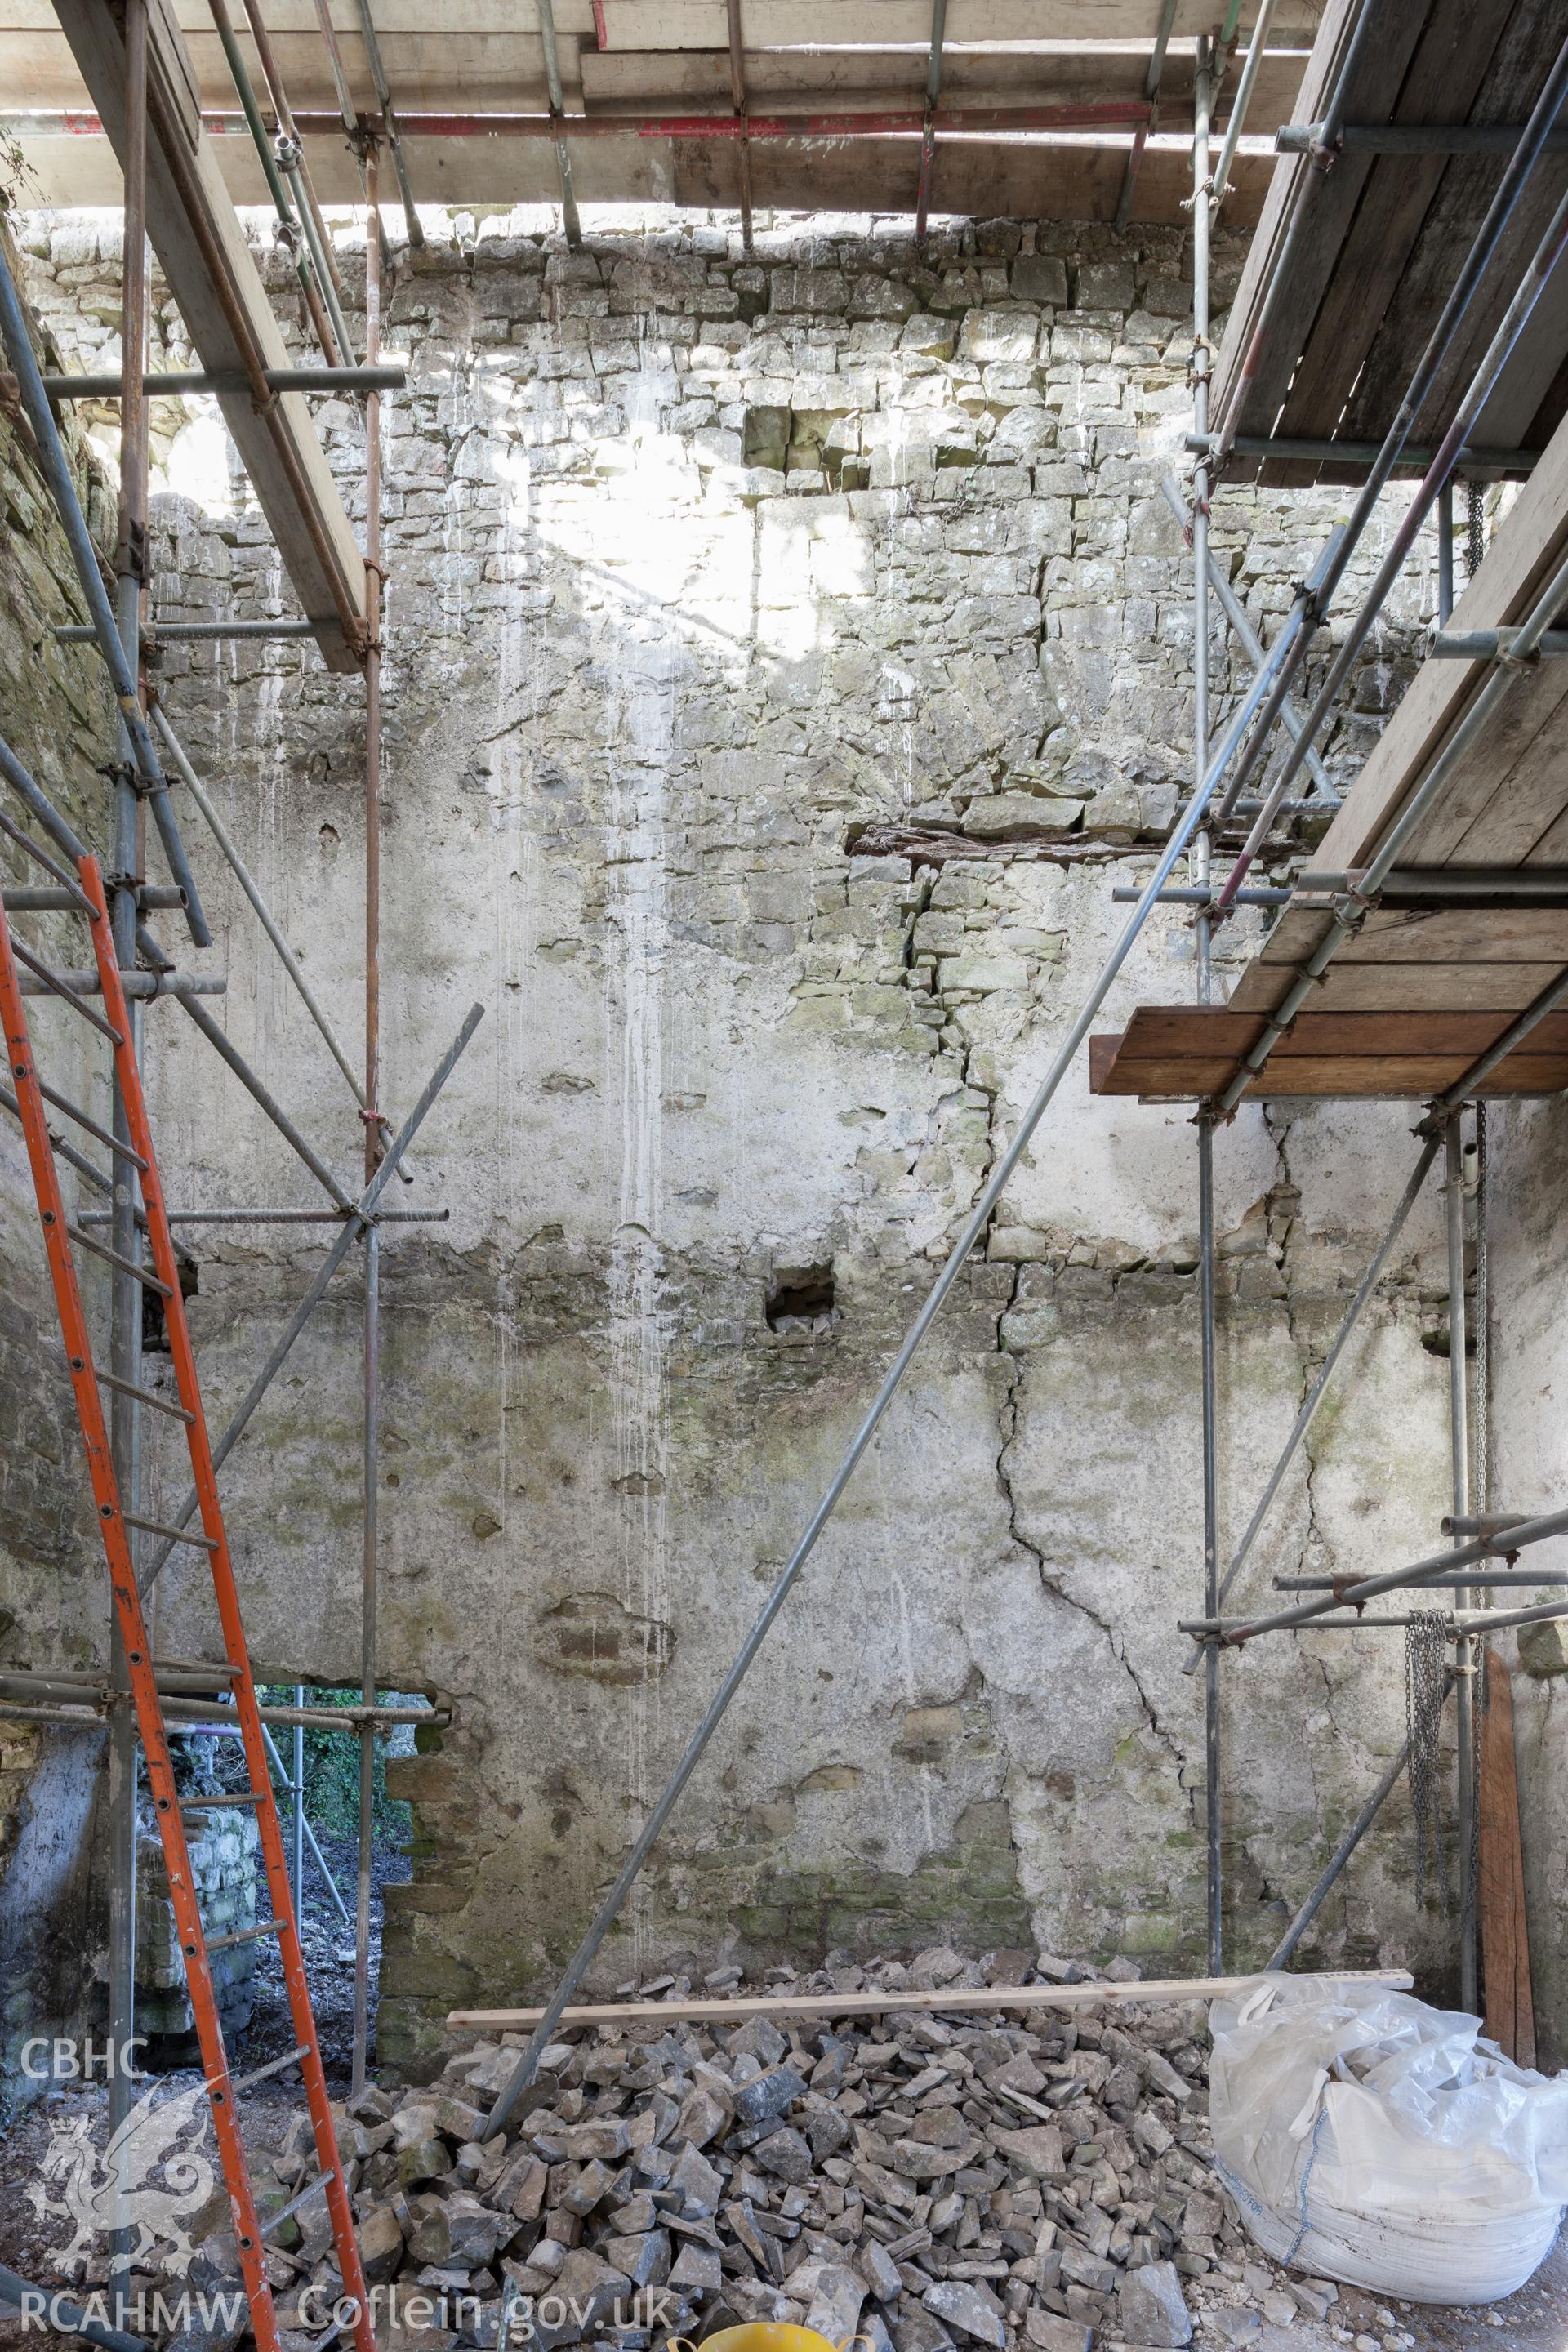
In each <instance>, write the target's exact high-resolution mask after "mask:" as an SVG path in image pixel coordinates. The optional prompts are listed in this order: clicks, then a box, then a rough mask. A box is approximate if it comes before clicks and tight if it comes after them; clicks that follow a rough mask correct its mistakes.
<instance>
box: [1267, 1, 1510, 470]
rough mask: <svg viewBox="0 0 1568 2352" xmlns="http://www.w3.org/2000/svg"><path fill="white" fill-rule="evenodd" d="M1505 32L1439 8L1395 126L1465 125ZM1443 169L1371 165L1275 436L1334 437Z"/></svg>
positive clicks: (1441, 163)
mask: <svg viewBox="0 0 1568 2352" xmlns="http://www.w3.org/2000/svg"><path fill="white" fill-rule="evenodd" d="M1501 24H1502V20H1501V17H1500V15H1499V14H1498V13H1497V12H1496V11H1494V10H1491V9H1487V8H1478V7H1476V6H1475V5H1474V0H1437V5H1435V6H1434V7H1433V9H1432V12H1431V14H1430V16H1428V18H1427V21H1426V28H1425V30H1424V31H1423V33H1422V36H1421V41H1420V46H1419V47H1417V49H1416V52H1415V57H1414V58H1413V59H1412V61H1411V66H1410V71H1409V72H1408V74H1407V75H1406V76H1405V83H1404V86H1403V88H1402V89H1401V90H1400V92H1399V97H1398V102H1397V104H1396V105H1395V107H1394V121H1396V122H1402V123H1413V122H1414V123H1427V122H1463V121H1465V120H1466V118H1467V116H1468V113H1469V110H1470V106H1471V103H1472V100H1473V99H1474V97H1475V93H1476V89H1477V86H1478V84H1479V81H1480V79H1481V77H1482V75H1483V74H1484V73H1485V71H1486V68H1487V67H1488V65H1489V62H1490V59H1491V56H1492V52H1493V50H1494V49H1495V47H1497V42H1498V37H1499V35H1500V31H1501ZM1446 168H1447V159H1446V158H1445V157H1443V156H1440V155H1434V156H1412V155H1387V156H1383V157H1380V158H1379V159H1378V160H1377V161H1376V162H1375V163H1373V167H1372V170H1371V172H1370V173H1368V175H1367V180H1366V184H1365V187H1364V188H1363V191H1362V195H1361V200H1360V202H1359V204H1358V205H1357V206H1356V210H1355V215H1354V217H1353V219H1352V221H1351V223H1350V225H1349V227H1348V229H1347V232H1346V236H1345V239H1344V243H1343V245H1342V247H1341V250H1340V253H1339V256H1338V258H1337V259H1336V261H1335V263H1334V268H1333V274H1332V277H1331V279H1330V282H1329V286H1328V289H1327V292H1326V293H1325V295H1324V299H1323V302H1322V306H1321V310H1320V311H1319V313H1318V316H1317V319H1316V320H1314V322H1313V325H1312V331H1311V333H1310V337H1309V338H1308V341H1307V344H1306V348H1305V349H1304V351H1303V352H1302V354H1301V359H1300V364H1299V366H1298V367H1297V370H1296V373H1295V375H1294V377H1293V379H1292V381H1291V384H1290V389H1289V394H1288V396H1287V398H1286V401H1285V405H1284V408H1283V411H1282V413H1281V415H1280V418H1279V425H1278V427H1277V428H1276V429H1277V430H1278V431H1279V432H1280V433H1282V434H1299V435H1300V436H1303V437H1306V438H1310V439H1317V438H1321V437H1326V436H1331V435H1332V433H1333V432H1334V430H1335V428H1336V426H1337V425H1338V424H1339V420H1340V416H1341V415H1342V411H1343V409H1344V405H1345V402H1346V400H1347V399H1348V397H1349V395H1350V394H1351V392H1352V388H1353V386H1354V384H1355V381H1356V378H1357V376H1358V375H1359V374H1360V373H1361V370H1362V368H1363V364H1364V363H1365V361H1366V356H1367V353H1368V352H1370V351H1371V349H1372V348H1373V343H1374V341H1375V340H1376V338H1377V336H1378V334H1379V332H1380V331H1381V330H1382V327H1383V323H1384V318H1385V316H1386V313H1387V310H1388V306H1389V303H1390V302H1391V300H1392V299H1393V298H1394V292H1395V290H1396V289H1397V287H1398V285H1399V282H1400V279H1401V278H1402V276H1403V274H1404V271H1405V265H1406V262H1407V260H1408V257H1409V255H1410V252H1411V250H1412V248H1413V247H1414V246H1415V240H1416V237H1417V236H1418V235H1419V233H1420V230H1421V226H1422V223H1423V221H1424V219H1425V218H1426V211H1427V207H1428V205H1430V204H1431V201H1432V198H1433V197H1434V195H1435V194H1436V191H1437V187H1438V184H1439V183H1440V182H1441V180H1442V177H1443V173H1444V171H1445V170H1446Z"/></svg>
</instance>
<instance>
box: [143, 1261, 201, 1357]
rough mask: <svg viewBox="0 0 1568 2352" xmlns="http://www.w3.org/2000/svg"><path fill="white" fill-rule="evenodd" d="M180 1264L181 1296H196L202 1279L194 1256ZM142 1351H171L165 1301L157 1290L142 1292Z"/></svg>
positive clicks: (147, 1353) (158, 1353)
mask: <svg viewBox="0 0 1568 2352" xmlns="http://www.w3.org/2000/svg"><path fill="white" fill-rule="evenodd" d="M179 1265H180V1297H182V1298H195V1297H196V1296H197V1294H198V1292H199V1290H200V1288H201V1280H200V1275H199V1271H198V1269H197V1266H196V1264H195V1259H194V1258H187V1257H183V1258H181V1260H180V1261H179ZM168 1353H169V1324H168V1318H167V1317H166V1316H165V1315H164V1313H163V1298H162V1297H161V1296H160V1295H159V1293H158V1292H157V1291H155V1290H143V1292H142V1354H143V1355H144V1356H166V1355H167V1354H168Z"/></svg>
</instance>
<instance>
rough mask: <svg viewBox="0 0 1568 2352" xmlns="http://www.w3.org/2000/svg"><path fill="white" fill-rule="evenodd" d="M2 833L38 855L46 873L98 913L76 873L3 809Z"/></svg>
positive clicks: (29, 852) (90, 910)
mask: <svg viewBox="0 0 1568 2352" xmlns="http://www.w3.org/2000/svg"><path fill="white" fill-rule="evenodd" d="M0 833H3V834H5V836H6V838H7V839H8V840H10V841H14V842H15V843H16V846H17V848H18V849H25V850H26V853H27V855H28V856H29V857H36V858H37V861H38V864H39V865H40V866H42V867H43V869H44V871H45V873H46V874H52V875H53V876H54V877H55V879H56V881H57V882H59V883H61V884H63V885H64V887H65V888H66V889H68V891H70V893H71V895H72V896H73V898H75V899H76V900H77V902H78V904H79V906H82V907H85V908H87V910H88V913H89V915H96V914H97V912H98V909H97V908H96V907H95V906H94V905H93V903H92V900H91V899H90V898H89V897H88V895H87V892H86V891H85V890H84V889H83V888H82V887H81V885H80V883H79V881H78V880H77V878H76V877H75V875H74V874H71V873H69V872H68V871H67V869H66V867H65V866H62V865H60V864H59V862H58V859H56V858H53V857H51V856H49V853H48V851H47V849H40V847H39V846H38V844H37V842H36V841H35V840H34V839H33V836H32V835H31V834H30V833H26V832H24V830H23V828H22V827H21V826H20V825H19V824H14V823H13V822H12V820H11V818H10V817H8V816H7V815H5V812H4V811H3V810H0Z"/></svg>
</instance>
